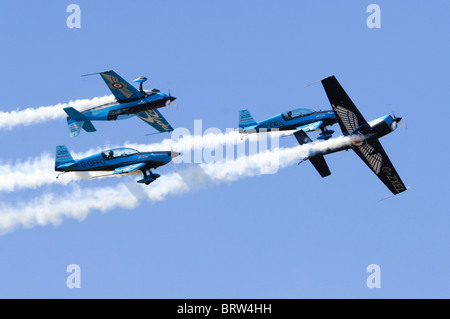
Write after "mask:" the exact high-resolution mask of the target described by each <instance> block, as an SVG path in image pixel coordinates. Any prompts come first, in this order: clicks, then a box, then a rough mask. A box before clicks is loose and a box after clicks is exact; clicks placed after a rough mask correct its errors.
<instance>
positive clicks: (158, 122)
mask: <svg viewBox="0 0 450 319" xmlns="http://www.w3.org/2000/svg"><path fill="white" fill-rule="evenodd" d="M94 74H100V76H101V77H102V78H103V80H104V81H105V83H106V84H107V85H108V88H109V89H110V90H111V92H112V94H113V95H114V97H115V98H116V101H114V102H112V103H107V104H104V105H99V106H96V107H94V108H91V109H89V110H86V111H83V112H79V111H77V110H76V109H74V108H73V107H66V108H64V111H65V112H66V113H67V115H68V117H67V125H68V126H69V131H70V137H76V136H78V135H79V134H80V131H81V129H84V130H85V131H86V132H95V131H96V129H95V127H94V126H93V125H92V123H91V121H115V120H123V119H127V118H130V117H133V116H135V115H136V116H137V117H139V118H140V119H142V120H143V121H145V122H146V123H148V124H149V125H151V126H152V127H154V128H155V129H156V130H157V131H159V132H171V131H173V128H172V126H170V124H169V123H168V122H167V120H166V119H165V118H164V117H163V116H162V115H161V113H160V112H159V111H158V110H157V109H158V108H161V107H164V106H169V104H171V103H172V102H173V104H174V105H175V102H174V101H175V99H176V97H174V96H171V95H170V92H169V95H167V94H165V93H161V92H160V91H159V90H157V89H152V90H151V91H146V90H144V89H143V88H142V85H143V83H144V82H145V81H147V78H146V77H143V76H141V77H139V78H137V79H136V80H134V81H133V82H135V83H139V90H137V89H136V88H135V87H134V86H132V85H131V84H130V83H128V82H127V81H125V80H124V79H123V78H122V77H121V76H120V75H118V74H117V73H116V72H114V71H106V72H100V73H93V74H86V75H84V76H89V75H94Z"/></svg>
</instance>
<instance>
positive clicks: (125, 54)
mask: <svg viewBox="0 0 450 319" xmlns="http://www.w3.org/2000/svg"><path fill="white" fill-rule="evenodd" d="M70 3H71V2H69V1H58V2H55V1H40V2H39V3H37V2H32V1H26V2H20V3H18V2H17V3H16V2H9V3H7V4H4V5H3V10H1V12H0V27H1V29H2V30H3V32H1V34H0V41H1V42H2V43H3V45H2V59H1V61H0V65H1V70H2V80H1V81H2V82H1V87H2V94H1V97H2V99H1V102H0V106H1V108H0V110H1V111H2V112H10V111H13V110H16V109H25V108H37V107H39V106H49V105H55V104H58V103H67V102H68V101H70V100H74V99H91V98H93V97H100V96H104V95H109V94H110V92H109V90H108V89H107V87H106V86H105V84H104V82H103V81H102V80H101V79H100V77H95V76H94V77H87V78H82V77H80V75H82V74H86V73H92V72H99V71H105V70H109V69H114V70H116V71H117V72H119V74H120V75H122V76H123V77H124V78H125V79H128V80H132V79H135V78H137V77H138V76H141V75H144V76H147V77H148V78H149V82H147V83H146V87H147V88H151V87H156V88H159V89H161V90H162V91H164V92H167V90H168V88H170V90H171V93H172V94H173V95H175V96H176V97H177V98H178V99H177V102H178V105H179V107H178V109H177V110H175V109H173V108H170V109H168V110H163V111H162V113H163V115H164V116H166V118H167V119H168V120H169V121H170V123H171V124H172V126H174V127H185V128H188V129H190V130H192V131H193V126H194V120H196V119H201V120H202V121H203V127H204V128H208V127H217V128H220V129H222V130H223V131H225V129H226V128H232V127H236V126H237V120H238V116H237V115H238V111H239V109H242V108H247V109H249V110H250V111H251V112H252V115H253V116H254V117H255V118H256V120H262V119H265V118H267V117H269V116H272V115H274V114H276V113H280V112H284V111H287V110H289V109H291V108H297V107H309V108H317V109H329V108H330V106H329V103H328V100H327V97H326V95H325V92H324V90H323V88H322V86H321V85H320V83H317V84H314V85H311V86H308V87H306V85H307V84H308V83H310V82H313V81H316V80H320V79H322V78H324V77H326V76H328V75H335V76H336V77H337V79H338V80H339V81H340V83H341V84H342V86H343V87H344V88H345V89H346V91H347V93H348V94H349V96H350V97H351V98H352V100H353V101H354V102H355V104H356V105H357V106H358V107H359V109H360V111H361V112H362V114H363V115H364V116H365V117H366V119H375V118H377V117H379V116H382V115H385V114H389V113H391V112H392V111H395V113H396V115H398V116H402V117H403V119H404V121H405V122H406V123H407V125H408V128H407V130H405V129H402V128H400V129H399V130H397V131H396V132H394V133H393V134H390V135H388V136H386V137H384V138H383V139H382V140H381V143H382V144H383V146H384V148H385V150H386V152H387V153H388V155H389V157H390V159H391V161H392V162H393V164H394V165H395V167H396V168H397V170H398V173H399V174H400V176H401V177H402V179H403V181H404V182H405V184H406V185H410V186H411V189H409V190H408V191H407V192H405V193H403V194H401V195H399V196H396V197H394V198H390V199H388V200H384V201H382V202H379V200H380V199H381V198H383V197H386V196H388V195H389V191H388V189H387V188H385V186H384V185H383V184H382V183H381V182H380V181H379V180H378V179H377V178H376V176H375V175H373V173H371V171H370V170H369V169H368V168H367V167H366V166H365V165H364V163H363V162H362V161H361V160H360V159H359V158H358V157H357V156H356V155H355V154H353V152H341V153H338V154H332V155H329V156H327V162H328V164H329V166H330V169H331V171H332V175H331V176H329V177H327V178H325V179H322V178H320V176H319V175H318V174H317V172H316V171H315V170H314V169H313V167H312V166H311V165H310V164H309V163H304V164H302V165H300V166H297V165H292V166H289V167H286V168H283V169H281V170H279V172H278V173H277V174H273V175H261V176H255V177H249V178H243V179H240V180H238V181H236V182H227V183H221V184H217V185H210V186H209V187H205V188H203V189H199V190H194V191H190V192H187V193H184V194H181V195H173V196H168V197H167V199H166V200H164V201H159V202H150V201H142V202H140V204H139V206H138V207H137V208H134V209H124V208H115V209H112V210H109V211H108V212H105V213H101V212H100V211H98V210H93V211H92V212H91V213H90V214H89V215H88V216H87V217H86V219H84V220H83V221H78V220H74V219H71V218H64V219H63V221H62V223H61V224H60V225H59V226H57V227H54V226H52V225H47V226H43V227H41V226H36V227H32V228H29V229H23V228H22V227H19V228H18V229H16V230H15V231H14V232H11V233H7V234H5V235H2V236H0V297H1V298H6V297H25V298H28V297H38V298H48V297H57V298H96V297H100V298H108V297H114V298H130V297H133V298H315V297H318V298H432V297H433V298H434V297H437V298H448V297H450V273H449V271H448V269H450V257H449V254H448V251H449V248H450V247H449V242H450V241H449V235H448V228H449V226H450V217H449V214H448V213H449V205H448V202H447V201H446V196H448V191H449V188H448V184H447V181H448V177H449V174H448V171H447V169H446V168H447V163H448V160H447V158H448V155H449V152H448V142H447V140H446V137H447V134H446V131H445V127H446V123H445V119H447V118H448V117H449V115H450V114H449V111H448V107H447V104H448V101H449V98H450V96H449V95H450V93H449V92H450V90H449V85H450V83H449V80H448V74H449V71H450V67H449V63H448V57H449V56H450V44H449V42H448V41H447V38H448V37H447V32H448V30H449V29H450V28H449V27H450V22H449V21H448V17H447V12H448V11H449V10H450V4H449V3H448V1H433V2H432V3H424V2H419V1H395V2H392V1H376V2H369V1H366V2H365V1H343V2H339V3H337V2H335V1H316V2H310V1H309V2H306V1H305V2H302V1H281V2H280V1H278V2H273V1H227V2H219V1H189V2H186V1H132V2H119V1H95V2H94V1H77V2H76V3H77V4H78V5H79V6H80V8H81V28H80V29H69V28H67V26H66V19H67V17H68V15H69V13H67V12H66V8H67V6H68V5H69V4H70ZM371 3H376V4H378V5H379V6H380V8H381V29H369V28H368V27H367V26H366V19H367V17H368V15H369V13H367V12H366V8H367V6H368V5H369V4H371ZM96 127H97V130H98V131H97V132H96V133H92V134H88V133H86V132H82V133H81V134H80V136H79V137H78V138H70V137H69V132H68V129H67V124H66V121H65V120H64V119H60V120H54V121H47V122H44V123H38V124H34V125H29V126H17V127H15V128H14V129H12V130H0V141H1V142H0V143H1V146H2V152H1V153H0V162H1V163H2V164H5V163H9V164H14V163H17V161H23V160H26V159H33V158H37V157H39V156H41V155H42V154H44V153H46V154H49V156H53V154H54V149H55V146H56V145H59V144H66V145H67V146H68V148H69V149H71V150H75V151H77V152H85V151H88V150H90V149H93V148H98V147H100V148H101V147H107V146H108V145H122V144H126V143H136V144H150V143H157V142H159V141H160V140H161V139H163V138H167V136H165V135H164V136H161V135H156V136H145V134H148V133H152V132H153V131H152V129H151V127H147V126H146V125H145V123H143V122H141V121H140V120H138V119H129V120H126V121H119V122H116V123H98V124H96ZM335 130H336V131H337V133H340V130H339V129H338V127H337V126H336V127H335ZM336 135H338V134H336ZM295 145H296V142H295V139H294V138H292V137H291V138H286V139H283V140H282V146H285V147H293V146H295ZM192 165H195V164H183V163H181V164H180V165H178V170H179V171H183V170H187V169H189V167H190V166H192ZM172 169H173V168H172V166H170V165H168V166H166V167H164V168H162V169H161V170H159V171H158V172H159V173H161V174H169V173H171V172H172ZM30 170H32V168H31V167H30ZM48 171H50V172H52V171H53V167H52V166H50V167H48ZM55 176H56V174H55ZM135 179H136V177H133V176H132V177H126V178H122V179H111V178H109V179H102V180H95V181H90V180H89V181H86V180H83V181H75V182H72V183H70V184H67V185H57V184H53V185H47V186H42V187H38V188H36V189H33V188H31V189H23V190H17V191H14V192H0V203H1V205H2V207H5V206H11V207H20V205H25V204H27V203H30V202H32V203H39V200H40V199H42V200H43V199H44V198H47V197H45V196H53V197H52V198H53V200H54V201H58V198H60V197H61V198H64V197H66V196H70V194H72V193H74V192H76V191H77V189H86V190H89V189H91V188H94V187H95V188H102V187H114V186H116V185H117V184H120V183H125V182H127V181H128V182H131V183H133V184H134V180H135ZM152 186H153V185H152ZM152 186H150V187H152ZM142 187H144V186H142ZM103 200H104V201H105V202H108V201H109V200H110V199H109V198H104V199H103ZM3 211H4V210H3ZM35 213H36V214H39V213H45V212H39V211H36V212H35ZM70 264H78V265H79V266H80V267H81V284H82V288H81V289H68V288H67V286H66V278H67V276H68V275H69V274H68V273H66V267H67V266H68V265H70ZM370 264H378V265H380V267H381V282H382V287H381V288H380V289H369V288H367V286H366V278H367V277H368V275H369V274H368V273H366V268H367V266H368V265H370Z"/></svg>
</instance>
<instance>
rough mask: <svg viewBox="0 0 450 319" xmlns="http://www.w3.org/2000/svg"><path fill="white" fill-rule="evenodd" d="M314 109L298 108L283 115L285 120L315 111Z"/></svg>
mask: <svg viewBox="0 0 450 319" xmlns="http://www.w3.org/2000/svg"><path fill="white" fill-rule="evenodd" d="M314 112H315V111H314V110H311V109H296V110H292V111H289V112H286V113H283V114H281V116H283V118H284V120H285V121H290V120H293V119H296V118H299V117H302V116H305V115H309V114H312V113H314Z"/></svg>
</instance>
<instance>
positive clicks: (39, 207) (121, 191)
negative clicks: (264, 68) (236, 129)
mask: <svg viewBox="0 0 450 319" xmlns="http://www.w3.org/2000/svg"><path fill="white" fill-rule="evenodd" d="M350 143H351V138H350V137H339V138H336V139H332V140H328V141H323V142H316V143H312V144H307V145H302V146H297V147H294V148H287V149H276V150H273V151H269V150H268V151H266V152H263V153H260V154H255V155H252V156H247V157H239V158H237V159H235V160H232V161H225V162H222V163H209V164H201V165H196V166H193V167H191V168H188V169H186V170H184V171H182V172H180V173H171V174H166V175H164V176H162V177H161V178H159V179H158V180H156V181H155V182H154V183H153V184H152V185H151V186H150V187H143V186H142V185H137V184H136V183H135V182H132V183H130V184H129V185H126V184H119V185H118V186H116V187H104V188H97V189H95V188H88V189H81V188H74V190H71V191H70V192H69V193H68V194H66V195H65V196H58V195H55V194H46V195H43V196H41V197H37V198H35V199H34V200H32V201H28V202H26V203H25V202H24V203H22V204H19V205H4V204H3V205H2V206H0V233H2V234H3V233H8V232H12V231H14V230H16V229H17V228H19V227H21V226H22V227H24V228H30V227H34V226H36V225H40V226H46V225H48V224H53V225H59V224H60V223H61V222H62V220H63V219H64V218H75V219H78V220H84V219H85V218H86V217H87V215H88V214H89V213H90V212H92V211H94V210H100V211H102V212H107V211H109V210H112V209H116V208H124V209H134V208H136V207H137V206H138V205H139V203H140V202H141V201H143V200H147V201H151V202H157V201H162V200H165V199H167V197H168V196H174V195H182V194H185V193H188V192H190V191H195V190H197V189H201V188H206V187H210V186H211V185H216V184H220V183H223V182H234V181H237V180H239V179H242V178H246V177H252V176H258V175H261V174H262V171H263V169H264V167H266V166H267V163H268V162H272V161H273V159H274V158H275V159H276V161H277V164H278V165H279V167H280V168H283V167H287V166H289V165H292V164H294V163H295V162H296V161H297V160H298V159H299V158H301V157H305V156H308V155H311V154H314V153H315V152H317V151H324V150H326V149H333V148H339V147H342V146H344V145H349V144H350Z"/></svg>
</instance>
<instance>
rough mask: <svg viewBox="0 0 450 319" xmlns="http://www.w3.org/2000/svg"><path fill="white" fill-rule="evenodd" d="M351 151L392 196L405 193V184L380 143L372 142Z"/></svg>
mask: <svg viewBox="0 0 450 319" xmlns="http://www.w3.org/2000/svg"><path fill="white" fill-rule="evenodd" d="M353 150H354V151H355V153H356V154H358V156H359V157H360V158H361V159H362V160H363V161H364V163H366V164H367V166H369V167H370V168H371V169H372V171H373V172H374V173H375V174H376V175H377V176H378V178H379V179H380V180H381V181H382V182H383V183H384V185H386V186H387V188H389V190H390V191H391V192H392V193H393V194H394V195H396V194H398V193H401V192H404V191H406V186H405V184H403V182H402V180H401V178H400V177H399V176H398V174H397V171H396V170H395V168H394V166H393V165H392V163H391V161H390V160H389V157H388V156H387V155H386V152H385V151H384V149H383V146H381V143H380V141H378V140H377V141H373V142H370V143H367V144H364V145H361V146H358V147H357V148H353Z"/></svg>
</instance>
